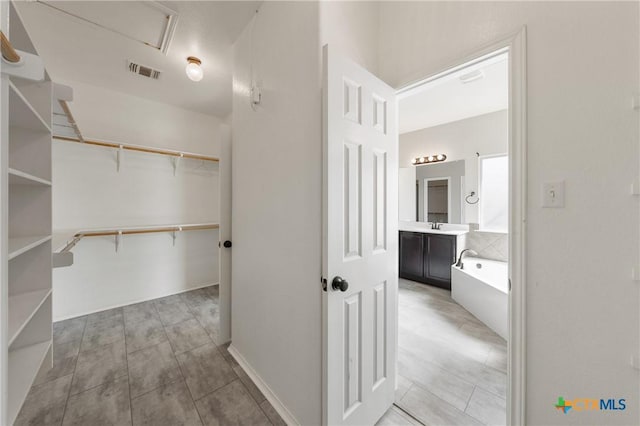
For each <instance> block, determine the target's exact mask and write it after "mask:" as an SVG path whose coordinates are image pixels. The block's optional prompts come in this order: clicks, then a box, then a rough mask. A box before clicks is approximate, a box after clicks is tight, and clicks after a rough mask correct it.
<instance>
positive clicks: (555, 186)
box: [542, 181, 564, 208]
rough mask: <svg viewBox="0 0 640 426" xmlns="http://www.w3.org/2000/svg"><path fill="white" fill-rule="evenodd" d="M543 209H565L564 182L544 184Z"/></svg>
mask: <svg viewBox="0 0 640 426" xmlns="http://www.w3.org/2000/svg"><path fill="white" fill-rule="evenodd" d="M542 207H547V208H549V207H551V208H562V207H564V181H560V182H545V183H543V184H542Z"/></svg>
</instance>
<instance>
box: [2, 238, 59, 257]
mask: <svg viewBox="0 0 640 426" xmlns="http://www.w3.org/2000/svg"><path fill="white" fill-rule="evenodd" d="M50 239H51V235H38V236H34V237H18V238H9V260H11V259H13V258H14V257H17V256H20V255H21V254H22V253H26V252H28V251H29V250H31V249H34V248H36V247H38V246H39V245H40V244H44V243H46V242H47V241H49V240H50Z"/></svg>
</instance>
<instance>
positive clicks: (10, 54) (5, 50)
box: [0, 31, 20, 64]
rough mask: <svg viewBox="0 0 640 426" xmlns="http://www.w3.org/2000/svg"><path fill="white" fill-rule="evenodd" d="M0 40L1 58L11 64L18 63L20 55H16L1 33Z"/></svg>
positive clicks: (0, 32)
mask: <svg viewBox="0 0 640 426" xmlns="http://www.w3.org/2000/svg"><path fill="white" fill-rule="evenodd" d="M0 39H1V45H2V47H1V50H2V57H3V58H4V59H5V60H6V61H7V62H9V63H11V64H17V63H18V62H20V55H19V54H18V52H16V50H15V49H14V48H13V46H12V45H11V42H10V41H9V39H8V38H7V36H5V35H4V33H3V32H2V31H0Z"/></svg>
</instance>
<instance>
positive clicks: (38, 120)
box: [9, 80, 51, 133]
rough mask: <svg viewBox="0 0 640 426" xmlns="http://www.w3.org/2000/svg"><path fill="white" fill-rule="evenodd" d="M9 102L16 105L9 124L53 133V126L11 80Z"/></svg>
mask: <svg viewBox="0 0 640 426" xmlns="http://www.w3.org/2000/svg"><path fill="white" fill-rule="evenodd" d="M9 104H10V105H12V106H15V108H12V109H11V111H10V113H9V126H16V127H20V128H24V129H31V130H36V131H41V132H44V133H51V126H49V125H48V124H47V122H46V121H45V120H44V119H43V118H42V117H41V116H40V114H38V112H37V111H36V110H35V109H34V108H33V106H31V104H30V103H29V101H28V100H27V98H25V97H24V95H23V94H22V92H21V91H20V89H19V88H18V87H17V86H16V85H15V84H14V83H13V81H11V80H9Z"/></svg>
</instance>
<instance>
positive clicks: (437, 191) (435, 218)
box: [414, 160, 465, 223]
mask: <svg viewBox="0 0 640 426" xmlns="http://www.w3.org/2000/svg"><path fill="white" fill-rule="evenodd" d="M464 163H465V161H464V160H458V161H451V162H444V163H435V164H427V165H423V166H416V167H415V169H416V201H417V203H416V204H417V211H416V219H414V220H416V221H418V222H438V223H462V218H461V215H460V213H461V210H462V206H461V205H460V197H461V185H462V184H463V181H464V173H465V172H464V169H465V167H464Z"/></svg>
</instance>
